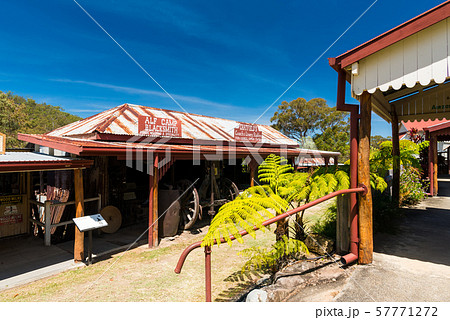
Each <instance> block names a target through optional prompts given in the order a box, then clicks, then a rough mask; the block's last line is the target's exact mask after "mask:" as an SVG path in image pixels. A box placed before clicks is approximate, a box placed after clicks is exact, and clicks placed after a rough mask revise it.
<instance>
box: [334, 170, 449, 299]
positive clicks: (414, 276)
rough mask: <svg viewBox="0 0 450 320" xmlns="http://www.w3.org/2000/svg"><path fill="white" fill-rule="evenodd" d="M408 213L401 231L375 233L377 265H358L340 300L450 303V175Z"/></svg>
mask: <svg viewBox="0 0 450 320" xmlns="http://www.w3.org/2000/svg"><path fill="white" fill-rule="evenodd" d="M405 212H406V217H405V219H404V220H403V222H402V224H401V226H400V230H399V232H398V233H397V234H395V235H386V234H378V235H377V236H376V237H375V242H374V244H375V248H374V249H375V250H374V251H375V253H374V262H373V264H371V265H367V266H358V267H357V268H356V270H355V271H354V272H353V273H352V275H351V276H350V278H349V279H348V280H347V284H346V285H345V287H344V289H343V290H341V292H340V293H339V294H338V295H337V296H336V297H335V299H334V300H335V301H392V302H396V301H446V302H450V290H449V288H450V179H449V178H448V177H446V178H440V179H439V194H438V196H437V197H432V198H428V199H426V200H425V201H423V202H422V203H421V204H420V205H419V206H417V207H415V208H411V209H405Z"/></svg>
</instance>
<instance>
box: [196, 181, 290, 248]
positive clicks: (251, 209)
mask: <svg viewBox="0 0 450 320" xmlns="http://www.w3.org/2000/svg"><path fill="white" fill-rule="evenodd" d="M287 207H288V202H287V201H286V200H284V199H283V198H281V197H280V196H278V195H276V194H274V193H273V191H272V190H270V188H267V186H266V187H265V186H257V187H252V188H249V189H247V190H246V192H244V193H243V194H241V195H240V196H238V197H237V198H236V199H234V200H233V201H231V202H228V203H226V204H224V205H223V206H222V207H220V209H219V212H217V214H216V216H215V217H214V219H213V220H212V221H211V225H210V227H209V230H208V233H207V234H206V235H205V237H204V238H203V241H202V246H212V245H214V242H216V243H217V245H220V242H221V241H220V239H221V238H223V239H224V240H225V241H226V242H227V243H228V244H229V245H230V246H231V244H232V242H231V238H230V236H234V237H235V238H236V240H238V241H239V242H241V241H242V236H241V235H240V233H239V232H240V231H241V230H246V231H247V232H248V233H249V234H250V235H251V236H253V237H255V231H254V227H257V228H259V229H261V230H263V231H264V230H265V227H264V225H263V224H262V223H263V222H264V221H265V220H267V219H270V218H272V217H274V216H275V215H274V213H273V212H272V211H271V210H273V211H274V212H275V214H277V215H278V214H281V213H284V212H285V211H286V210H287Z"/></svg>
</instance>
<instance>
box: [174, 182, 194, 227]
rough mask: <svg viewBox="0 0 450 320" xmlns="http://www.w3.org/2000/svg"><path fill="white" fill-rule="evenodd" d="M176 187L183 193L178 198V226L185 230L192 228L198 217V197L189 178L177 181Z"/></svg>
mask: <svg viewBox="0 0 450 320" xmlns="http://www.w3.org/2000/svg"><path fill="white" fill-rule="evenodd" d="M177 189H178V190H180V191H181V193H182V194H183V195H182V196H181V198H180V207H181V208H180V227H181V228H182V229H185V230H187V229H190V228H192V226H193V225H194V223H195V222H196V221H197V219H198V217H199V212H200V198H199V196H198V192H197V189H196V188H195V187H194V186H193V185H192V182H191V181H189V180H181V181H179V182H178V183H177Z"/></svg>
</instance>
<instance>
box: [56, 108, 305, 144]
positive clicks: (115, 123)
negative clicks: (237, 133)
mask: <svg viewBox="0 0 450 320" xmlns="http://www.w3.org/2000/svg"><path fill="white" fill-rule="evenodd" d="M139 115H141V116H152V117H158V118H166V119H175V120H179V121H181V124H182V126H181V137H180V138H186V139H198V140H212V141H236V140H235V139H234V129H235V128H237V127H238V126H239V124H240V122H238V121H234V120H227V119H220V118H214V117H209V116H202V115H197V114H190V113H184V112H179V111H171V110H163V109H158V108H150V107H145V106H139V105H132V104H123V105H121V106H118V107H116V108H112V109H110V110H106V111H104V112H101V113H99V114H96V115H94V116H91V117H89V118H86V119H84V120H80V121H77V122H74V123H71V124H68V125H66V126H64V127H61V128H59V129H56V130H53V131H51V132H49V133H48V134H47V135H49V136H54V137H64V136H66V137H68V136H76V135H85V134H91V133H95V132H98V133H110V134H115V135H127V136H139V132H138V116H139ZM257 126H258V129H259V130H260V131H261V133H262V141H261V142H262V143H268V144H275V145H289V146H298V143H297V142H296V141H294V140H292V139H290V138H288V137H286V136H285V135H283V134H282V133H280V132H279V131H277V130H275V129H273V128H272V127H270V126H267V125H257Z"/></svg>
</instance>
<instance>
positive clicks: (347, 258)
mask: <svg viewBox="0 0 450 320" xmlns="http://www.w3.org/2000/svg"><path fill="white" fill-rule="evenodd" d="M346 82H347V80H346V72H345V71H344V70H343V69H340V70H339V72H338V85H337V101H336V110H339V111H347V112H350V188H355V187H356V185H357V184H358V119H359V106H358V105H351V104H346V103H345V87H346ZM364 187H365V186H364ZM366 193H367V187H365V192H364V194H366ZM358 251H359V235H358V202H357V195H356V194H355V193H352V194H350V253H348V254H346V255H344V256H342V257H341V259H340V262H341V263H342V264H343V265H348V264H351V263H353V262H355V261H357V260H358V255H359V252H358Z"/></svg>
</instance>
